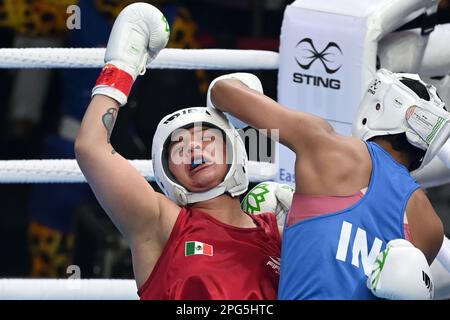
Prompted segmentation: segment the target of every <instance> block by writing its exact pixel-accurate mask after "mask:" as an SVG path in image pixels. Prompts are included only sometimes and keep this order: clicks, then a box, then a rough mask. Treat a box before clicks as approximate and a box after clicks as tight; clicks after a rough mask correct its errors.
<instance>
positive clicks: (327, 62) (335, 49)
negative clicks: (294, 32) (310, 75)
mask: <svg viewBox="0 0 450 320" xmlns="http://www.w3.org/2000/svg"><path fill="white" fill-rule="evenodd" d="M296 48H301V49H303V50H302V55H301V57H298V56H297V57H295V61H296V62H297V64H298V65H299V66H300V67H301V68H302V69H305V70H309V68H310V67H311V66H312V65H313V64H314V63H315V62H316V61H320V62H321V63H322V65H323V67H324V68H325V71H326V72H327V73H328V74H333V73H336V72H337V71H339V69H341V67H342V64H340V65H339V66H336V65H334V64H335V63H336V61H334V59H333V57H339V56H343V53H342V50H341V48H340V47H339V45H338V44H337V43H335V42H329V43H328V44H327V46H326V47H325V48H324V49H323V50H322V51H320V52H319V51H318V50H317V49H316V47H315V46H314V43H313V41H312V39H311V38H303V39H302V40H300V41H299V42H298V43H297V45H296ZM304 51H306V52H309V54H306V53H304Z"/></svg>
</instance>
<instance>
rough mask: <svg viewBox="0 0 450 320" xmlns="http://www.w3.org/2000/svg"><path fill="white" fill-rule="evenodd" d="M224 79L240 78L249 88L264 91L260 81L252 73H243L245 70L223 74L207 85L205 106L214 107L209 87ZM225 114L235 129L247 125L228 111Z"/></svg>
mask: <svg viewBox="0 0 450 320" xmlns="http://www.w3.org/2000/svg"><path fill="white" fill-rule="evenodd" d="M225 79H236V80H240V81H241V82H242V83H244V84H245V85H246V86H247V87H249V88H250V89H253V90H256V91H258V92H259V93H264V92H263V87H262V84H261V81H260V80H259V78H258V77H257V76H255V75H254V74H251V73H245V72H236V73H230V74H225V75H223V76H220V77H217V78H215V79H214V80H213V81H212V82H211V84H210V85H209V87H208V93H207V94H206V106H207V107H211V108H214V107H215V106H214V104H213V102H212V101H211V89H212V87H213V86H214V85H215V84H216V82H217V81H219V80H225ZM225 115H226V116H227V118H228V120H229V121H230V122H231V123H232V124H233V125H234V127H235V128H236V129H241V128H245V127H247V124H246V123H245V122H243V121H241V120H239V119H237V118H235V117H233V116H232V115H230V114H228V113H225Z"/></svg>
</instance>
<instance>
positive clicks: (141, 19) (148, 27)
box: [92, 2, 170, 106]
mask: <svg viewBox="0 0 450 320" xmlns="http://www.w3.org/2000/svg"><path fill="white" fill-rule="evenodd" d="M169 34H170V30H169V25H168V23H167V20H166V18H165V17H164V15H163V14H162V13H161V11H159V10H158V9H157V8H155V7H154V6H152V5H150V4H148V3H142V2H138V3H133V4H131V5H129V6H127V7H125V9H123V10H122V11H121V12H120V14H119V16H118V17H117V19H116V21H115V22H114V26H113V28H112V31H111V34H110V36H109V40H108V46H107V48H106V53H105V66H104V67H103V70H102V71H101V73H100V76H99V77H98V79H97V82H96V84H95V87H94V89H93V90H92V96H94V95H96V94H101V95H105V96H108V97H110V98H112V99H114V100H116V101H117V102H118V103H119V104H120V106H123V105H124V104H126V103H127V99H128V95H129V93H130V91H131V87H132V85H133V82H134V80H136V78H137V76H138V75H140V74H144V73H145V70H146V68H147V64H148V63H149V62H151V61H152V60H153V59H154V58H155V57H156V56H157V55H158V53H159V51H161V50H162V49H163V48H164V47H165V46H166V44H167V41H168V39H169Z"/></svg>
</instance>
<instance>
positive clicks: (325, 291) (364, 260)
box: [278, 142, 419, 300]
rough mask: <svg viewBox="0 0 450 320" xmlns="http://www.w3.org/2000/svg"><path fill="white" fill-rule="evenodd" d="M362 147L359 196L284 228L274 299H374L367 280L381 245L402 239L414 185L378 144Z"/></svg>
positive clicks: (414, 188)
mask: <svg viewBox="0 0 450 320" xmlns="http://www.w3.org/2000/svg"><path fill="white" fill-rule="evenodd" d="M366 144H367V147H368V149H369V152H370V156H371V158H372V175H371V179H370V183H369V187H368V190H367V193H366V194H365V195H364V196H363V198H362V199H360V200H359V201H358V202H357V203H355V204H354V205H353V206H351V207H349V208H347V209H345V210H342V211H338V212H334V213H329V214H324V215H321V216H319V217H315V218H311V219H307V220H303V221H301V222H299V223H297V224H294V225H292V226H290V227H288V228H285V229H284V232H283V242H282V251H281V272H280V273H281V275H280V286H279V291H278V297H279V299H282V300H302V299H375V298H376V297H375V296H374V295H372V293H371V292H370V290H369V289H367V287H366V282H367V276H368V275H369V274H370V272H371V266H372V263H373V262H374V261H375V258H376V257H377V255H378V253H379V252H380V251H381V250H384V249H385V247H386V243H387V242H389V241H390V240H392V239H397V238H405V235H404V229H403V217H404V212H405V209H406V205H407V203H408V200H409V198H410V197H411V194H412V193H413V192H414V191H415V190H416V189H417V188H419V185H418V184H417V183H416V182H415V181H414V179H413V178H412V177H411V175H410V174H409V172H408V170H407V169H406V167H404V166H402V165H400V164H399V163H397V162H396V161H395V160H394V159H393V158H392V157H391V156H390V155H389V154H388V153H387V152H386V151H384V150H383V149H382V148H381V147H380V146H378V145H377V144H376V143H373V142H367V143H366Z"/></svg>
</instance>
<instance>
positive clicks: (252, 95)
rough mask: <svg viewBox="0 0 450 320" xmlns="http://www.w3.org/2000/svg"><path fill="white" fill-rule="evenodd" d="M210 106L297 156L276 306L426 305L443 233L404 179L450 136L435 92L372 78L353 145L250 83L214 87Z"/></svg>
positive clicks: (251, 79)
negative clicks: (313, 302) (303, 302)
mask: <svg viewBox="0 0 450 320" xmlns="http://www.w3.org/2000/svg"><path fill="white" fill-rule="evenodd" d="M208 97H209V104H210V105H212V106H214V107H216V108H217V109H219V110H221V111H223V112H227V113H230V114H231V115H232V116H235V117H237V118H238V119H239V120H242V121H244V122H245V123H247V124H249V125H251V126H253V127H255V128H261V129H267V130H268V129H279V139H280V142H281V143H282V144H284V145H286V146H287V147H288V148H290V149H291V150H292V151H293V152H295V153H296V155H297V157H296V161H295V177H296V181H295V194H294V196H293V201H292V206H291V209H290V211H289V213H288V215H287V219H286V223H285V229H284V233H283V246H282V259H281V278H280V288H279V298H280V299H371V298H375V296H378V297H382V298H391V299H427V298H431V297H432V295H433V285H432V279H431V278H430V277H431V275H430V272H429V266H428V264H431V262H432V261H433V259H434V258H435V256H436V254H437V253H438V251H439V248H440V246H441V244H442V240H443V227H442V223H441V221H440V219H439V217H438V216H437V215H436V212H435V211H434V209H433V207H432V205H431V203H430V201H429V200H428V198H427V196H426V195H425V193H424V192H423V191H422V190H421V189H420V188H419V185H418V184H417V183H416V182H415V181H414V179H413V178H412V177H411V176H410V172H411V171H413V170H416V169H417V168H419V167H423V166H424V165H425V164H427V163H428V162H429V161H430V160H431V159H432V158H433V156H434V155H435V154H436V153H437V151H438V150H439V148H440V147H441V146H442V144H443V143H444V142H445V140H446V139H448V136H449V132H450V130H449V125H448V120H449V118H450V116H449V113H448V112H447V111H446V110H445V106H444V104H443V103H442V101H441V100H440V99H439V97H438V96H437V94H436V91H435V89H434V88H433V87H431V86H428V85H427V84H425V83H423V82H422V81H421V80H420V78H419V77H418V76H417V75H411V74H393V73H391V72H389V71H387V70H383V69H382V70H380V71H379V72H378V73H377V75H376V77H375V79H374V80H373V81H372V83H371V85H370V87H369V89H368V91H367V93H366V95H365V97H364V99H363V101H362V103H361V105H360V108H359V111H358V114H357V116H356V118H355V121H354V123H353V135H354V136H353V137H348V136H342V135H339V134H337V133H336V132H335V131H334V130H333V128H332V127H331V126H330V124H329V123H328V122H327V121H325V120H324V119H322V118H320V117H317V116H315V115H312V114H308V113H304V112H299V111H294V110H291V109H288V108H286V107H284V106H281V105H280V104H278V103H277V102H275V101H273V100H272V99H270V98H269V97H267V96H265V95H264V94H262V90H261V83H260V81H259V79H258V78H257V77H255V76H254V75H252V74H247V73H235V74H230V75H225V76H222V77H219V78H217V79H215V80H214V81H213V83H212V84H211V86H210V89H209V93H208ZM424 119H427V121H423V120H424ZM268 132H271V131H270V130H268ZM407 240H409V241H407ZM368 277H369V281H368V285H366V282H367V279H368Z"/></svg>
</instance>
